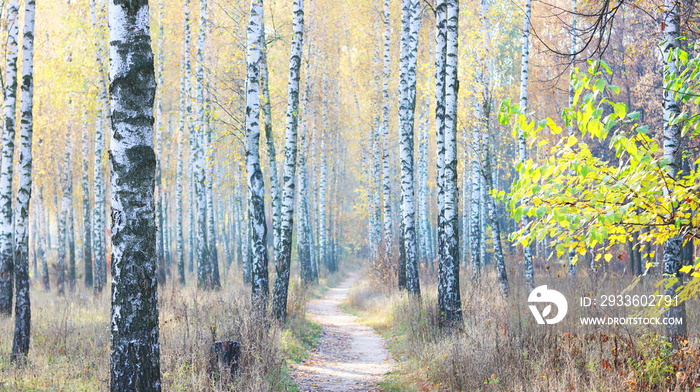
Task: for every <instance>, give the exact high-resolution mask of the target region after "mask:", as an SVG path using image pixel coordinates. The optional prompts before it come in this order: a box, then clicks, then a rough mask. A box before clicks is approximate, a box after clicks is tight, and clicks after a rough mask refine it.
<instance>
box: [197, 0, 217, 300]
mask: <svg viewBox="0 0 700 392" xmlns="http://www.w3.org/2000/svg"><path fill="white" fill-rule="evenodd" d="M207 6H208V3H207V0H200V2H199V38H198V43H197V61H196V67H195V75H196V78H197V91H196V99H197V107H196V108H197V114H196V116H197V123H196V124H197V125H196V127H195V128H194V130H195V136H194V139H195V154H194V162H195V167H194V170H195V173H194V182H195V197H196V205H197V286H198V287H201V288H204V289H211V288H215V287H218V286H217V285H216V282H215V279H214V274H213V273H214V269H213V266H212V264H213V260H212V258H211V254H210V250H209V241H208V238H207V237H208V236H207V232H208V230H207V212H208V209H207V189H206V187H207V184H206V181H207V179H206V168H205V166H206V164H207V162H206V154H207V148H206V147H207V143H206V137H207V136H206V121H207V120H206V113H205V102H204V50H205V45H206V37H207Z"/></svg>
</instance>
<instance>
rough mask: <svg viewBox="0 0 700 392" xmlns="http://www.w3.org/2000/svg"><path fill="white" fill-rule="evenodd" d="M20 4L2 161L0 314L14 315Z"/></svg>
mask: <svg viewBox="0 0 700 392" xmlns="http://www.w3.org/2000/svg"><path fill="white" fill-rule="evenodd" d="M18 16H19V1H18V0H12V1H10V3H9V5H8V8H7V24H8V29H9V30H8V33H7V47H6V49H5V52H6V54H5V60H6V63H5V80H4V83H5V127H4V132H3V138H2V157H1V158H0V315H5V316H9V315H11V314H12V294H13V278H14V273H13V271H14V263H13V252H14V249H13V241H12V235H13V232H12V165H13V161H14V154H15V143H14V140H15V126H16V124H15V122H16V117H15V116H16V114H15V112H16V110H17V52H18V47H19V44H18V40H19V21H18Z"/></svg>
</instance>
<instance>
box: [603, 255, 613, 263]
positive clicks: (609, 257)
mask: <svg viewBox="0 0 700 392" xmlns="http://www.w3.org/2000/svg"><path fill="white" fill-rule="evenodd" d="M603 258H604V259H605V261H607V262H610V260H612V258H613V256H612V255H611V254H610V253H606V254H605V256H603Z"/></svg>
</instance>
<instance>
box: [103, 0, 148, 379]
mask: <svg viewBox="0 0 700 392" xmlns="http://www.w3.org/2000/svg"><path fill="white" fill-rule="evenodd" d="M109 31H110V45H111V51H110V53H111V55H110V57H111V61H110V89H109V91H110V104H111V105H110V108H111V116H110V117H111V119H112V127H111V129H112V132H111V138H110V146H111V150H110V161H111V168H112V189H113V192H112V203H111V206H112V254H113V257H112V318H111V357H110V373H111V380H110V389H111V391H114V392H116V391H134V390H138V391H148V392H159V391H160V390H161V382H160V344H159V340H158V335H159V330H158V281H157V279H156V263H157V260H156V231H157V229H156V222H155V197H154V191H155V189H154V184H155V170H156V156H155V152H154V150H153V123H154V118H153V104H154V100H155V90H156V81H155V74H154V66H153V53H152V51H151V38H150V27H149V18H148V1H147V0H131V1H129V0H110V2H109Z"/></svg>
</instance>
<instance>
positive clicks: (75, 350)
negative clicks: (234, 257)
mask: <svg viewBox="0 0 700 392" xmlns="http://www.w3.org/2000/svg"><path fill="white" fill-rule="evenodd" d="M31 295H32V343H31V349H30V354H29V357H28V361H29V365H28V366H27V367H25V368H16V367H15V366H12V365H11V364H10V363H9V353H10V350H11V345H12V331H13V319H11V318H7V319H0V336H1V337H2V338H0V391H13V392H18V391H104V390H108V389H109V312H110V310H109V309H110V308H109V288H106V289H105V292H104V294H103V295H102V296H101V297H94V296H93V295H92V292H89V291H87V290H85V289H84V288H78V289H77V290H76V292H74V293H70V294H68V295H66V296H65V297H63V298H59V297H57V296H56V295H55V293H46V292H43V291H42V290H41V289H40V288H39V284H34V285H33V287H32V292H31ZM159 295H160V297H159V298H160V327H161V328H160V338H161V372H162V382H163V390H164V391H223V390H235V391H250V392H262V391H287V390H290V391H294V390H296V388H295V387H294V385H293V383H292V382H291V380H290V377H289V375H288V370H287V366H286V358H290V357H291V358H294V357H296V358H298V357H303V356H304V355H305V351H308V349H309V348H310V347H311V346H312V345H313V341H314V340H313V339H315V338H317V336H318V330H317V329H314V326H313V324H311V323H309V322H308V321H306V320H304V319H303V316H304V309H305V304H306V301H307V298H308V297H309V295H310V294H309V293H308V292H306V291H305V290H303V289H302V288H301V285H300V284H299V282H298V281H293V282H292V284H291V287H290V297H289V312H290V319H289V321H288V322H287V324H286V325H284V326H279V325H276V323H272V324H270V323H266V322H263V320H261V319H259V318H256V317H254V316H251V312H250V302H249V298H250V294H249V289H248V288H245V287H244V286H243V285H242V284H240V282H227V283H226V284H224V288H223V289H222V290H220V291H214V292H202V291H198V290H196V289H194V288H193V287H191V286H188V287H186V288H180V287H177V286H176V285H171V284H168V285H166V286H164V287H162V288H161V291H160V293H159ZM314 331H315V332H314ZM215 340H236V341H240V342H241V343H242V346H243V352H242V358H241V363H240V368H241V371H240V373H239V377H238V378H237V379H236V381H235V384H234V385H230V386H226V387H225V386H222V385H217V382H214V381H212V380H210V378H209V377H208V376H207V374H206V367H207V357H208V353H209V346H210V344H211V343H212V342H213V341H215Z"/></svg>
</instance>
